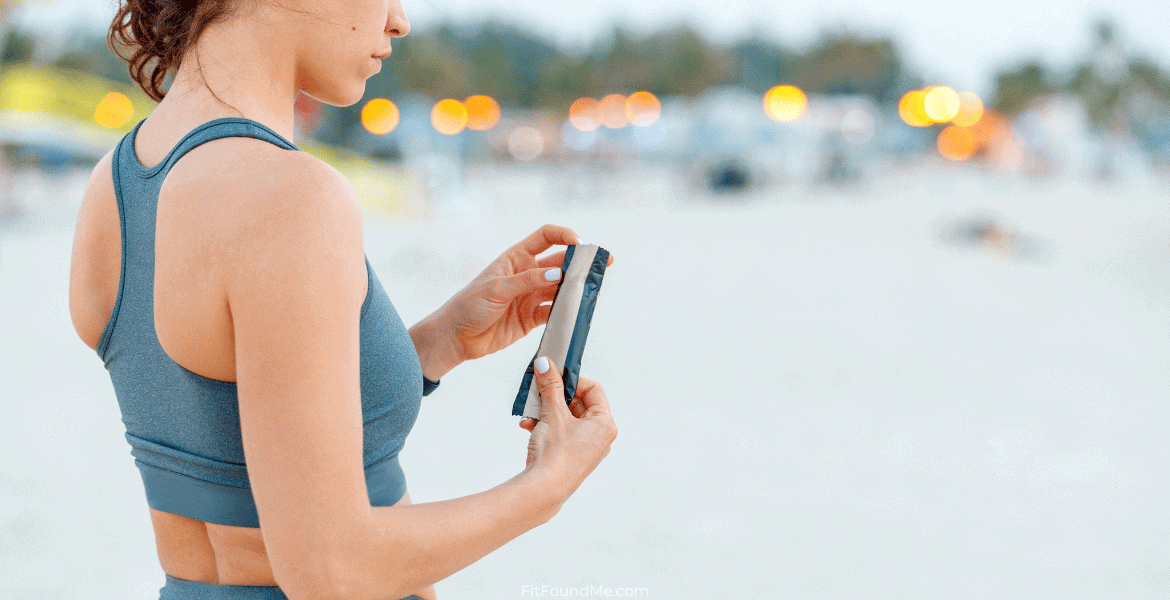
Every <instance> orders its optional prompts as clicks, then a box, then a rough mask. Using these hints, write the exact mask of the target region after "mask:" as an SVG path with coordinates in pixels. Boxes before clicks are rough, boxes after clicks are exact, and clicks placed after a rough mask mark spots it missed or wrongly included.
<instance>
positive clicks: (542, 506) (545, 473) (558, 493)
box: [516, 465, 572, 525]
mask: <svg viewBox="0 0 1170 600" xmlns="http://www.w3.org/2000/svg"><path fill="white" fill-rule="evenodd" d="M516 479H517V483H518V484H520V485H522V486H524V488H525V490H524V494H525V497H526V498H529V502H530V503H531V504H530V506H531V507H532V515H533V518H535V519H536V520H537V521H538V522H537V523H536V524H537V525H540V524H544V523H547V522H548V521H549V520H550V519H552V518H553V517H554V516H556V514H557V513H559V512H560V511H561V506H562V505H564V503H565V500H568V499H569V495H570V494H572V490H564V489H562V488H563V485H562V483H563V480H564V479H563V477H559V476H557V474H556V473H554V472H553V471H552V469H549V468H545V467H540V466H536V465H533V466H530V467H528V468H526V469H524V471H522V472H521V473H520V475H518V476H517V477H516Z"/></svg>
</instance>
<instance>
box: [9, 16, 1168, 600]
mask: <svg viewBox="0 0 1170 600" xmlns="http://www.w3.org/2000/svg"><path fill="white" fill-rule="evenodd" d="M405 8H406V11H407V14H408V16H409V17H410V19H411V22H412V31H411V33H410V34H409V35H408V36H407V37H405V38H403V39H401V40H396V44H395V47H394V54H393V55H392V56H391V57H390V58H389V59H387V60H386V61H384V65H383V69H382V71H381V72H380V73H379V74H377V75H375V76H373V77H372V78H370V79H369V80H368V82H367V85H366V96H365V98H363V99H362V100H361V101H360V102H358V103H356V104H354V105H352V106H348V107H335V106H329V105H324V104H322V103H319V102H317V101H316V100H314V99H312V98H310V97H307V96H303V95H302V96H301V97H300V98H298V100H297V103H296V112H297V134H296V137H295V139H294V140H293V141H294V143H296V144H297V145H298V146H299V147H300V148H301V149H303V150H306V151H308V152H311V153H313V154H314V155H316V156H318V157H320V158H321V159H322V160H325V161H326V162H328V163H330V164H332V165H333V166H334V167H336V168H337V169H338V170H339V171H341V172H342V173H343V174H344V175H345V176H346V177H347V178H348V179H349V181H350V182H351V183H352V184H353V186H354V188H355V189H356V190H357V192H358V195H359V197H360V198H361V201H362V205H363V210H364V213H365V227H366V231H365V240H366V248H367V255H368V257H369V258H370V261H371V264H372V265H373V266H374V268H375V270H376V271H377V273H378V274H379V277H380V279H381V280H382V282H383V285H384V286H385V287H386V289H387V291H388V292H389V294H390V297H391V298H392V299H393V301H394V303H395V305H396V307H397V308H398V311H399V313H400V314H401V315H402V318H403V320H404V321H405V322H406V323H407V324H411V323H413V322H415V321H417V320H418V319H420V318H422V317H423V316H425V315H426V314H427V313H429V312H430V311H431V310H434V309H435V308H437V307H438V306H439V305H440V304H441V303H442V302H443V301H445V300H446V299H447V298H448V297H449V296H450V295H451V294H452V293H454V292H455V291H456V290H458V289H459V288H461V287H462V286H463V285H464V284H466V282H467V281H469V280H470V279H471V278H472V277H474V276H475V274H476V273H478V272H479V271H480V270H481V269H482V268H483V267H484V266H486V264H487V263H488V262H490V261H491V260H492V259H493V258H494V257H495V256H496V255H498V253H500V252H501V251H503V250H504V249H505V248H506V247H508V246H510V245H511V244H513V243H515V242H516V241H518V240H519V239H521V238H522V237H524V236H525V235H527V234H528V233H530V232H531V231H533V230H535V229H536V228H537V227H539V226H540V225H541V224H543V223H547V222H551V223H558V224H563V225H568V226H570V227H573V228H574V229H575V230H576V231H577V232H578V233H579V234H580V235H581V236H582V237H583V238H584V239H585V240H586V241H588V242H592V243H597V244H600V245H602V246H604V247H606V248H607V249H609V250H610V251H611V252H612V253H613V255H614V257H615V264H614V266H613V267H612V268H611V269H610V270H609V272H608V273H607V275H606V283H605V286H604V289H603V293H602V294H601V295H600V298H599V302H598V306H597V309H596V312H595V315H594V320H593V327H592V329H591V332H590V340H589V348H588V351H587V352H586V355H585V360H584V364H583V370H582V374H583V375H584V376H586V377H590V378H593V379H597V380H599V381H601V382H602V383H603V384H604V385H605V386H606V389H607V391H608V393H609V398H610V402H611V404H612V405H613V409H614V412H615V416H616V418H617V421H618V423H619V426H620V429H621V432H622V433H621V436H620V437H619V439H618V441H617V442H616V443H615V445H614V449H613V452H612V453H611V454H610V456H609V457H608V458H607V460H606V461H605V462H604V463H603V464H602V465H601V467H599V468H598V470H597V471H596V472H595V473H594V475H593V476H591V477H590V479H589V480H587V481H586V483H585V484H584V485H583V486H582V488H581V489H580V490H579V491H578V493H577V494H576V495H575V496H574V497H573V498H572V499H570V501H569V502H568V503H567V504H566V505H565V507H564V509H563V510H562V511H561V513H560V514H559V515H558V516H557V517H556V518H555V519H554V520H553V521H552V522H550V523H549V524H547V525H545V526H542V527H540V528H538V529H536V530H534V531H532V532H530V533H528V534H526V535H524V536H522V537H521V538H519V539H517V540H515V541H513V542H511V543H509V544H508V545H506V546H504V547H503V548H501V549H500V550H498V551H497V552H495V553H493V554H491V555H490V556H488V557H486V558H485V559H483V560H481V561H479V562H477V563H476V564H474V565H472V566H470V567H468V568H467V569H464V570H463V571H461V572H459V573H457V574H455V575H454V576H452V577H451V578H449V579H448V580H445V581H443V582H441V583H440V584H438V586H437V587H438V591H439V594H440V596H442V597H444V598H523V597H532V596H565V595H570V594H572V595H578V596H589V595H604V592H603V591H600V590H604V589H610V590H611V592H612V593H614V594H624V595H634V596H639V597H655V598H709V597H738V598H858V597H866V598H938V597H949V598H986V597H1003V598H1105V597H1107V598H1151V597H1166V596H1167V595H1170V512H1168V511H1167V509H1166V507H1167V506H1170V479H1168V477H1167V469H1166V465H1167V460H1170V443H1167V441H1166V435H1165V431H1166V430H1167V425H1170V408H1168V407H1167V403H1166V400H1167V399H1170V191H1168V190H1170V36H1166V35H1165V32H1166V29H1167V27H1168V26H1170V17H1168V16H1167V13H1166V9H1165V6H1164V5H1162V4H1161V3H1157V2H1147V1H1140V0H1120V1H1116V2H1110V3H1091V2H1074V3H1069V2H1058V1H1057V0H1023V1H1016V2H1008V1H1006V0H987V1H984V2H978V3H974V2H966V3H964V2H956V3H949V4H939V3H937V2H925V1H923V0H906V1H904V2H899V3H889V4H888V5H873V4H866V3H857V2H852V1H851V0H819V1H817V2H812V1H800V0H798V1H796V2H791V3H785V4H776V3H774V2H763V1H758V0H728V1H727V2H723V3H701V2H695V1H690V0H678V1H673V2H662V1H657V0H648V1H645V2H638V3H629V2H618V1H616V0H595V1H594V2H591V3H587V4H580V3H563V4H560V5H547V3H537V2H533V1H531V0H511V1H510V2H502V1H500V0H478V1H477V2H468V3H445V2H442V1H441V0H424V1H422V2H413V1H407V2H406V3H405ZM115 10H116V4H115V3H114V2H111V1H109V0H101V1H98V2H94V1H92V0H70V1H67V0H43V1H36V0H27V1H17V2H13V1H7V2H0V23H2V24H0V53H2V61H3V64H2V65H0V340H3V341H4V343H3V344H0V598H6V599H7V598H13V599H34V598H35V599H40V598H46V599H47V598H54V599H57V598H86V599H91V598H100V599H104V598H110V599H114V598H118V599H124V598H153V597H157V593H158V592H157V590H158V588H159V587H161V586H162V583H163V580H162V578H163V574H162V571H161V568H160V567H159V565H158V561H157V557H156V555H155V550H154V545H153V536H152V533H151V529H150V522H149V517H148V513H147V507H146V503H145V497H144V495H143V492H142V484H141V481H140V479H139V475H138V472H137V470H136V469H135V467H134V465H133V460H132V458H131V457H130V455H129V447H128V446H127V445H126V443H125V441H124V438H123V437H122V434H123V432H124V427H123V425H122V423H121V422H120V415H119V412H118V408H117V402H116V399H115V397H114V394H113V389H112V386H111V385H110V382H109V377H108V374H107V373H106V371H105V370H104V369H103V368H102V364H101V362H100V360H99V359H98V358H97V357H96V356H95V355H94V353H93V352H92V351H91V350H90V349H89V348H88V347H86V346H85V345H84V344H83V343H81V342H80V340H79V339H78V338H77V336H76V334H75V333H74V331H73V328H72V325H71V322H70V319H69V313H68V304H67V291H68V285H67V284H68V271H69V256H70V249H71V243H72V234H73V228H74V224H75V221H76V218H77V209H78V206H79V204H80V200H81V192H82V190H83V189H84V186H85V183H86V181H87V179H88V177H89V174H90V172H91V170H92V168H93V165H94V164H95V163H96V162H97V160H98V159H99V158H100V157H101V156H102V155H104V154H105V153H106V152H107V151H109V150H110V149H111V148H113V147H114V145H116V144H117V142H118V140H119V139H120V138H121V137H122V136H124V135H125V134H126V133H127V132H129V131H130V129H131V128H132V127H133V126H134V125H135V124H136V123H137V122H138V121H140V120H141V119H144V118H146V117H147V116H148V115H149V114H150V112H151V110H152V108H153V106H154V103H153V102H152V101H151V100H150V99H149V98H148V97H147V96H146V95H145V94H144V93H142V92H141V91H140V90H139V89H137V88H136V87H135V86H134V85H133V84H132V82H131V80H130V78H129V75H128V72H127V69H126V65H125V62H123V61H122V60H121V59H119V58H118V57H117V56H115V55H114V54H113V53H112V52H111V51H110V49H109V48H108V47H107V46H106V41H105V34H106V30H107V28H108V27H109V24H110V19H111V18H112V16H113V14H114V12H115ZM538 341H539V330H537V331H535V332H533V333H532V334H531V335H530V336H529V337H527V338H525V339H524V340H521V341H520V342H518V343H517V344H515V345H514V346H513V347H511V348H508V349H506V350H504V351H501V352H499V353H497V354H494V355H492V356H489V357H485V358H483V359H481V360H478V361H475V362H473V363H469V364H465V365H463V366H460V367H459V368H458V369H456V370H455V371H453V372H452V373H450V374H449V375H447V376H446V377H445V378H444V382H443V387H442V388H440V390H439V391H438V392H437V393H436V394H434V395H431V396H428V397H427V398H426V399H425V401H424V405H423V409H422V412H421V414H420V417H419V421H418V423H417V424H416V426H415V429H414V431H413V432H412V434H411V437H410V440H409V443H408V444H407V447H406V449H405V450H404V451H403V454H402V463H403V465H404V468H405V469H406V472H407V478H408V481H409V483H410V492H411V495H412V497H413V499H414V501H415V502H427V501H434V500H441V499H446V498H451V497H455V496H460V495H466V494H471V493H475V492H478V491H482V490H484V489H487V488H489V487H492V486H494V485H496V484H498V483H500V482H501V481H503V480H504V479H507V478H508V477H511V476H512V475H514V474H515V473H516V472H517V471H518V470H519V469H521V468H522V467H523V464H524V452H525V444H526V441H527V434H526V433H525V432H523V431H522V430H520V429H519V428H518V427H517V426H516V422H515V421H516V418H515V417H511V416H510V415H509V409H510V407H511V404H512V399H513V398H514V396H515V394H516V389H517V387H518V385H519V383H520V379H521V376H522V373H523V371H524V368H525V366H526V365H527V362H528V360H529V359H530V358H531V356H532V352H533V351H534V350H535V348H536V346H537V344H538ZM574 590H575V591H574Z"/></svg>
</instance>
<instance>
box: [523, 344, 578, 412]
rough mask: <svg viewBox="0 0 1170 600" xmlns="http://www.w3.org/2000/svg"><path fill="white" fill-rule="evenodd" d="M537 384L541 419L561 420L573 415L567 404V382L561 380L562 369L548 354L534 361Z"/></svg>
mask: <svg viewBox="0 0 1170 600" xmlns="http://www.w3.org/2000/svg"><path fill="white" fill-rule="evenodd" d="M532 366H533V371H534V372H535V373H536V385H537V388H536V389H538V390H540V420H541V421H546V420H547V421H551V422H554V423H555V422H560V421H564V420H565V419H567V418H568V417H569V416H571V413H569V407H568V406H567V405H566V404H565V384H564V382H562V381H561V370H560V368H559V367H557V365H556V364H554V363H553V361H551V360H549V358H548V357H547V356H541V357H540V358H537V359H536V361H535V362H534V363H533V365H532Z"/></svg>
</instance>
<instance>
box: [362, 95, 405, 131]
mask: <svg viewBox="0 0 1170 600" xmlns="http://www.w3.org/2000/svg"><path fill="white" fill-rule="evenodd" d="M397 126H398V107H397V106H395V105H394V103H393V102H391V101H389V100H387V99H385V98H374V99H373V100H370V101H369V102H367V103H366V105H365V106H363V107H362V127H365V128H366V131H369V132H370V133H372V134H375V135H385V134H387V133H390V132H391V131H394V128H395V127H397Z"/></svg>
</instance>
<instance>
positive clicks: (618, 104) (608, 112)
mask: <svg viewBox="0 0 1170 600" xmlns="http://www.w3.org/2000/svg"><path fill="white" fill-rule="evenodd" d="M597 110H598V111H599V112H600V113H601V124H602V125H605V126H606V127H608V128H610V129H621V128H622V127H625V126H626V125H629V124H630V120H629V119H628V118H627V117H626V97H625V96H623V95H621V94H610V95H608V96H606V97H604V98H602V99H601V102H599V103H598V104H597Z"/></svg>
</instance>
